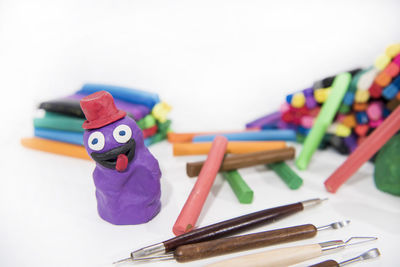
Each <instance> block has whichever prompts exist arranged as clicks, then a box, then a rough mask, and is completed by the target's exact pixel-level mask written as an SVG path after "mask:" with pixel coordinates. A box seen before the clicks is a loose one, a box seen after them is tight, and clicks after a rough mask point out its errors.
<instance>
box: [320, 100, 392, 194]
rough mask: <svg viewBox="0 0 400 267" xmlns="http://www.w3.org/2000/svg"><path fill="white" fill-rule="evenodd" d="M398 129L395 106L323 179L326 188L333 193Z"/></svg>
mask: <svg viewBox="0 0 400 267" xmlns="http://www.w3.org/2000/svg"><path fill="white" fill-rule="evenodd" d="M399 130H400V107H397V108H396V109H395V110H394V111H393V112H392V113H391V114H390V115H389V116H388V117H387V118H386V119H385V120H384V121H383V123H382V124H381V125H379V126H378V127H377V128H376V129H375V130H374V131H373V132H372V133H371V134H370V135H369V136H368V137H367V138H366V139H365V140H364V141H363V142H362V143H361V145H359V146H358V147H357V148H356V150H354V152H353V153H351V154H350V156H349V157H348V158H347V159H346V161H345V162H344V163H343V164H342V165H341V166H340V167H339V168H338V169H337V170H336V171H335V172H334V173H333V174H332V175H331V176H330V177H329V178H328V179H327V180H326V181H325V187H326V189H327V190H328V191H329V192H331V193H335V192H336V191H337V190H338V189H339V187H340V186H341V185H342V184H343V183H345V182H346V181H347V180H348V179H349V178H350V177H351V176H352V175H353V174H354V173H355V172H356V171H357V170H358V169H359V168H360V167H361V165H362V164H364V163H365V162H366V161H367V160H369V159H370V158H371V157H372V156H373V155H374V154H375V153H376V152H377V151H378V150H379V149H380V148H381V147H382V146H383V145H384V144H385V143H386V142H387V141H388V140H389V139H390V138H391V137H392V136H393V135H394V134H395V133H397V131H399Z"/></svg>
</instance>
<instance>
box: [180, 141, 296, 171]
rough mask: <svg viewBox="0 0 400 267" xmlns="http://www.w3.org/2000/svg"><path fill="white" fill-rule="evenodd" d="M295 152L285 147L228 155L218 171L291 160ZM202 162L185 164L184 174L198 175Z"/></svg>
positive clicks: (291, 148)
mask: <svg viewBox="0 0 400 267" xmlns="http://www.w3.org/2000/svg"><path fill="white" fill-rule="evenodd" d="M294 155H295V150H294V148H293V147H287V148H282V149H276V150H269V151H260V152H254V153H248V154H238V155H230V156H227V157H225V159H224V161H223V162H222V165H221V168H220V169H219V170H220V171H230V170H236V169H240V168H245V167H250V166H256V165H261V164H268V163H275V162H280V161H284V160H287V159H293V158H294ZM203 164H204V161H199V162H190V163H187V164H186V173H187V175H188V176H189V177H195V176H197V175H199V173H200V170H201V168H202V166H203Z"/></svg>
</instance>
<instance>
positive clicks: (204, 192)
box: [172, 136, 228, 235]
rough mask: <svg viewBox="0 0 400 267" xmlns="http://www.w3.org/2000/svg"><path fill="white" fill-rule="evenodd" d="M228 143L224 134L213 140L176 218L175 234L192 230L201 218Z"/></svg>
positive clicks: (173, 229)
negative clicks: (194, 182)
mask: <svg viewBox="0 0 400 267" xmlns="http://www.w3.org/2000/svg"><path fill="white" fill-rule="evenodd" d="M227 145H228V139H226V137H224V136H216V137H215V138H214V140H213V142H212V146H211V149H210V152H209V153H208V156H207V159H206V161H205V163H204V165H203V167H202V169H201V171H200V174H199V177H198V178H197V181H196V184H195V185H194V187H193V189H192V192H190V195H189V197H188V199H187V200H186V203H185V205H184V206H183V208H182V210H181V213H180V214H179V216H178V219H176V222H175V224H174V227H173V228H172V231H173V232H174V234H175V235H181V234H184V233H186V232H189V231H191V230H192V229H193V228H194V226H195V224H196V221H197V219H198V218H199V215H200V212H201V209H202V208H203V205H204V202H205V201H206V199H207V196H208V193H209V192H210V189H211V186H212V185H213V183H214V180H215V177H216V176H217V173H218V170H219V169H220V167H221V163H222V160H223V159H224V155H225V151H226V148H227Z"/></svg>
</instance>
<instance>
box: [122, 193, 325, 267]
mask: <svg viewBox="0 0 400 267" xmlns="http://www.w3.org/2000/svg"><path fill="white" fill-rule="evenodd" d="M324 200H326V199H319V198H315V199H309V200H305V201H301V202H297V203H292V204H289V205H285V206H280V207H275V208H270V209H265V210H261V211H257V212H253V213H250V214H246V215H242V216H239V217H236V218H232V219H229V220H226V221H222V222H218V223H215V224H212V225H208V226H205V227H201V228H198V229H194V230H192V231H190V232H187V233H185V234H182V235H180V236H176V237H174V238H171V239H168V240H165V241H163V242H160V243H157V244H154V245H150V246H147V247H144V248H141V249H138V250H135V251H133V252H132V253H131V255H130V257H129V258H126V259H123V260H120V261H117V262H116V263H119V262H125V261H135V260H139V259H141V258H148V257H151V256H153V255H160V254H164V255H165V253H168V252H171V251H174V250H175V249H176V248H177V247H179V246H182V245H187V244H193V243H199V242H203V241H209V240H214V239H218V238H221V237H226V236H229V235H233V234H237V233H240V232H242V231H246V230H250V229H253V228H255V227H260V226H262V225H266V224H268V223H272V222H275V221H277V220H279V219H281V218H284V217H286V216H289V215H292V214H295V213H297V212H299V211H302V210H303V209H306V208H310V207H314V206H316V205H319V204H320V203H322V202H323V201H324ZM167 256H169V255H167Z"/></svg>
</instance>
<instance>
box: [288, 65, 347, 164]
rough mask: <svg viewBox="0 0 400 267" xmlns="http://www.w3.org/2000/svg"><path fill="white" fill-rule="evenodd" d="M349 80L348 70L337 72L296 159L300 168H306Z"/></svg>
mask: <svg viewBox="0 0 400 267" xmlns="http://www.w3.org/2000/svg"><path fill="white" fill-rule="evenodd" d="M350 81H351V74H350V73H348V72H346V73H342V74H339V75H338V76H336V78H335V80H334V81H333V85H332V89H331V93H330V94H329V97H328V99H327V100H326V102H325V103H324V105H323V106H322V108H321V111H320V112H319V114H318V117H317V119H316V121H315V123H314V125H313V127H312V128H311V131H310V133H309V134H308V135H307V138H306V140H305V141H304V145H303V149H302V150H301V152H300V155H299V156H298V158H297V160H296V165H297V167H298V168H299V169H300V170H304V169H306V168H307V166H308V163H309V162H310V160H311V157H312V155H313V154H314V152H315V150H316V149H317V148H318V146H319V144H320V143H321V140H322V138H323V136H324V134H325V132H326V130H327V129H328V127H329V126H330V124H331V123H332V120H333V118H334V116H335V114H336V111H337V110H338V108H339V105H340V103H341V101H342V99H343V96H344V94H345V93H346V90H347V88H348V86H349V84H350Z"/></svg>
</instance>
